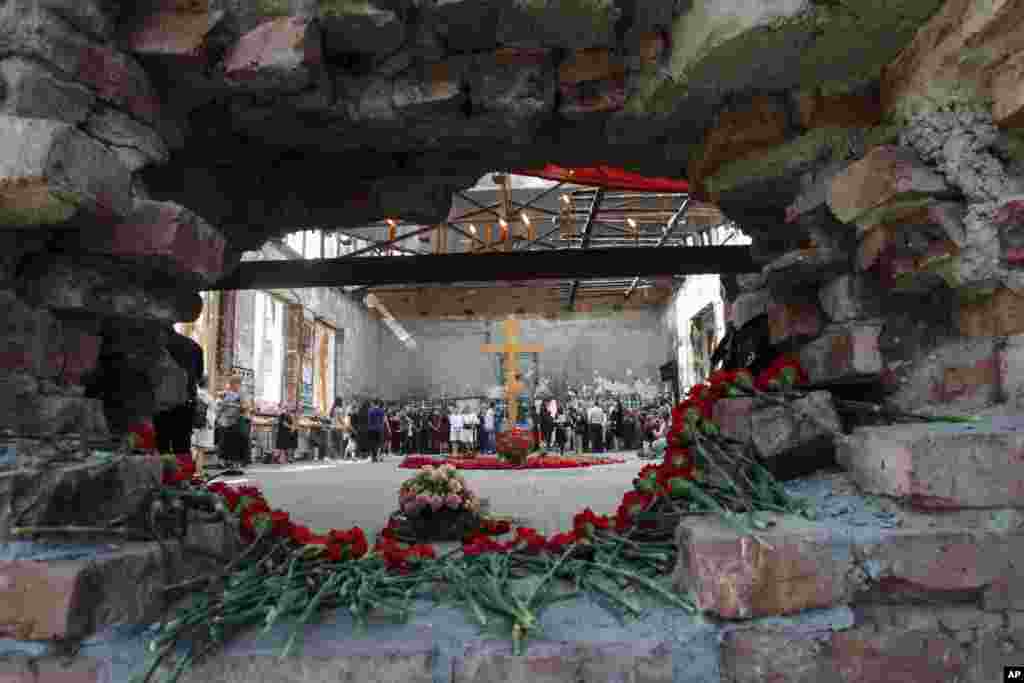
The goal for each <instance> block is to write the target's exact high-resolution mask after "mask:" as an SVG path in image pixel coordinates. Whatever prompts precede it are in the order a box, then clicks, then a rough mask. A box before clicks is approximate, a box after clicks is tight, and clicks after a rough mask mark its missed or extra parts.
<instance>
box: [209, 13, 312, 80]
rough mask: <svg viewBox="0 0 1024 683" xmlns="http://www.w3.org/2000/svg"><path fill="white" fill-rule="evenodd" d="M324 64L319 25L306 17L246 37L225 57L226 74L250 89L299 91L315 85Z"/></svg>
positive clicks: (260, 28)
mask: <svg viewBox="0 0 1024 683" xmlns="http://www.w3.org/2000/svg"><path fill="white" fill-rule="evenodd" d="M328 30H329V29H328ZM322 62H323V51H322V45H321V42H320V29H319V26H318V25H317V24H316V23H315V22H313V21H311V20H309V19H304V18H302V17H279V18H277V19H271V20H270V21H267V22H264V23H262V24H260V25H259V26H257V27H256V28H255V29H253V30H252V31H250V32H249V33H247V34H245V35H244V36H242V37H241V39H239V41H238V42H237V43H236V44H235V45H234V47H232V48H231V49H230V50H229V51H228V54H227V56H226V57H225V58H224V72H225V75H226V76H227V77H228V78H229V79H230V80H231V82H232V83H235V84H238V85H244V86H245V87H246V88H247V89H259V90H268V89H270V90H274V91H275V92H278V93H280V92H297V91H299V90H302V89H304V88H306V87H307V86H309V85H310V84H311V83H312V82H313V78H314V75H315V69H316V68H318V66H319V65H320V64H321V63H322Z"/></svg>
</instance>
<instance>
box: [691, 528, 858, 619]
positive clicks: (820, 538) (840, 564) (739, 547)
mask: <svg viewBox="0 0 1024 683" xmlns="http://www.w3.org/2000/svg"><path fill="white" fill-rule="evenodd" d="M759 534H760V536H761V538H763V539H764V540H765V541H766V542H767V543H768V544H769V545H770V546H771V548H769V547H767V546H765V545H762V544H760V543H759V542H757V541H755V540H754V539H753V538H751V537H749V536H740V535H739V534H737V533H736V532H735V531H734V530H732V529H731V528H729V527H728V526H726V525H725V524H724V523H723V522H721V521H720V520H718V519H713V518H710V517H708V518H698V519H693V520H692V521H690V520H687V521H686V522H685V523H683V524H681V525H680V526H679V531H678V534H677V542H678V544H679V559H678V560H677V565H676V569H675V574H674V576H673V581H674V583H675V585H676V587H677V588H678V589H679V590H682V591H688V592H691V594H692V595H693V596H694V598H695V600H696V604H697V607H698V609H701V610H703V611H706V612H710V613H712V614H714V615H716V616H718V617H721V618H723V619H750V618H754V617H760V616H768V615H780V614H793V613H796V612H800V611H802V610H806V609H819V608H826V607H831V606H833V605H837V604H840V603H843V602H845V601H846V600H848V599H849V597H850V587H849V586H848V584H847V582H846V580H845V576H846V574H847V572H848V570H849V568H850V566H851V564H852V558H851V557H850V556H849V555H848V554H847V552H848V551H847V552H843V551H844V550H846V549H847V547H848V543H846V542H845V541H844V540H842V539H837V538H835V537H834V536H833V535H832V534H831V533H830V532H829V530H828V529H827V528H826V527H824V526H822V525H818V524H815V523H813V522H809V521H806V520H803V519H799V518H792V517H787V518H779V519H778V520H777V525H776V526H775V527H772V528H769V529H766V530H764V531H762V532H759Z"/></svg>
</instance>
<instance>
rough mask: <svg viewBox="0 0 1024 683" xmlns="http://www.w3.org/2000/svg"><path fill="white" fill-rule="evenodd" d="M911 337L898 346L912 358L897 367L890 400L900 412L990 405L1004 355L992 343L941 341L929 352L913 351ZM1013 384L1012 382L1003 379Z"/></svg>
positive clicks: (964, 409) (957, 410)
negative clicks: (896, 383)
mask: <svg viewBox="0 0 1024 683" xmlns="http://www.w3.org/2000/svg"><path fill="white" fill-rule="evenodd" d="M914 342H915V340H914V338H913V336H910V337H903V338H902V339H901V343H903V344H906V345H907V346H905V347H904V348H905V349H906V351H907V352H909V353H910V354H913V355H914V356H916V357H915V358H913V360H911V361H909V362H906V363H902V364H899V366H898V367H897V368H896V373H897V376H898V378H899V386H898V390H897V391H896V392H895V393H893V394H892V395H890V397H889V402H890V403H891V404H892V405H893V406H896V407H898V408H899V409H901V410H906V411H909V412H928V411H930V410H934V411H935V412H936V413H943V414H957V415H962V414H966V413H968V412H970V411H974V410H978V409H982V408H984V407H986V406H988V405H991V404H992V403H994V402H995V401H996V400H997V399H998V398H999V396H998V394H999V393H1000V391H1001V390H1003V387H1004V385H1003V384H1002V382H1003V381H1004V377H1003V376H1001V368H1002V367H1004V366H1005V356H1007V355H1009V354H1010V353H1011V352H1010V349H1007V352H1006V354H1004V355H1003V357H1001V356H1000V354H999V353H998V352H997V351H996V350H995V344H994V341H993V340H992V339H987V338H975V339H971V338H964V337H957V338H954V339H948V340H943V341H942V342H941V343H939V344H938V345H937V346H935V347H934V348H931V349H918V348H913V347H912V346H910V345H911V344H914ZM1005 381H1006V382H1007V383H1008V384H1010V385H1012V383H1013V380H1012V379H1011V378H1009V377H1005Z"/></svg>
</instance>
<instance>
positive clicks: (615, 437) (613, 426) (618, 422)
mask: <svg viewBox="0 0 1024 683" xmlns="http://www.w3.org/2000/svg"><path fill="white" fill-rule="evenodd" d="M624 418H625V415H624V412H623V408H622V401H621V400H619V399H616V400H615V407H614V408H612V414H611V420H610V425H609V427H610V429H609V430H608V431H609V432H610V434H611V437H612V438H611V443H612V448H613V449H615V450H619V449H621V448H623V438H622V436H623V431H622V421H623V419H624Z"/></svg>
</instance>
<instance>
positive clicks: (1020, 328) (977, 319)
mask: <svg viewBox="0 0 1024 683" xmlns="http://www.w3.org/2000/svg"><path fill="white" fill-rule="evenodd" d="M953 315H954V320H955V321H956V324H957V327H958V328H959V330H960V334H962V335H964V336H966V337H1000V336H1010V335H1019V334H1024V294H1018V293H1017V292H1015V291H1013V290H1011V289H1007V288H1005V287H1001V288H999V289H997V290H996V292H995V293H994V294H993V295H992V296H989V297H985V298H983V299H981V300H978V301H972V302H967V303H961V304H959V305H957V308H956V309H955V311H954V314H953Z"/></svg>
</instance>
